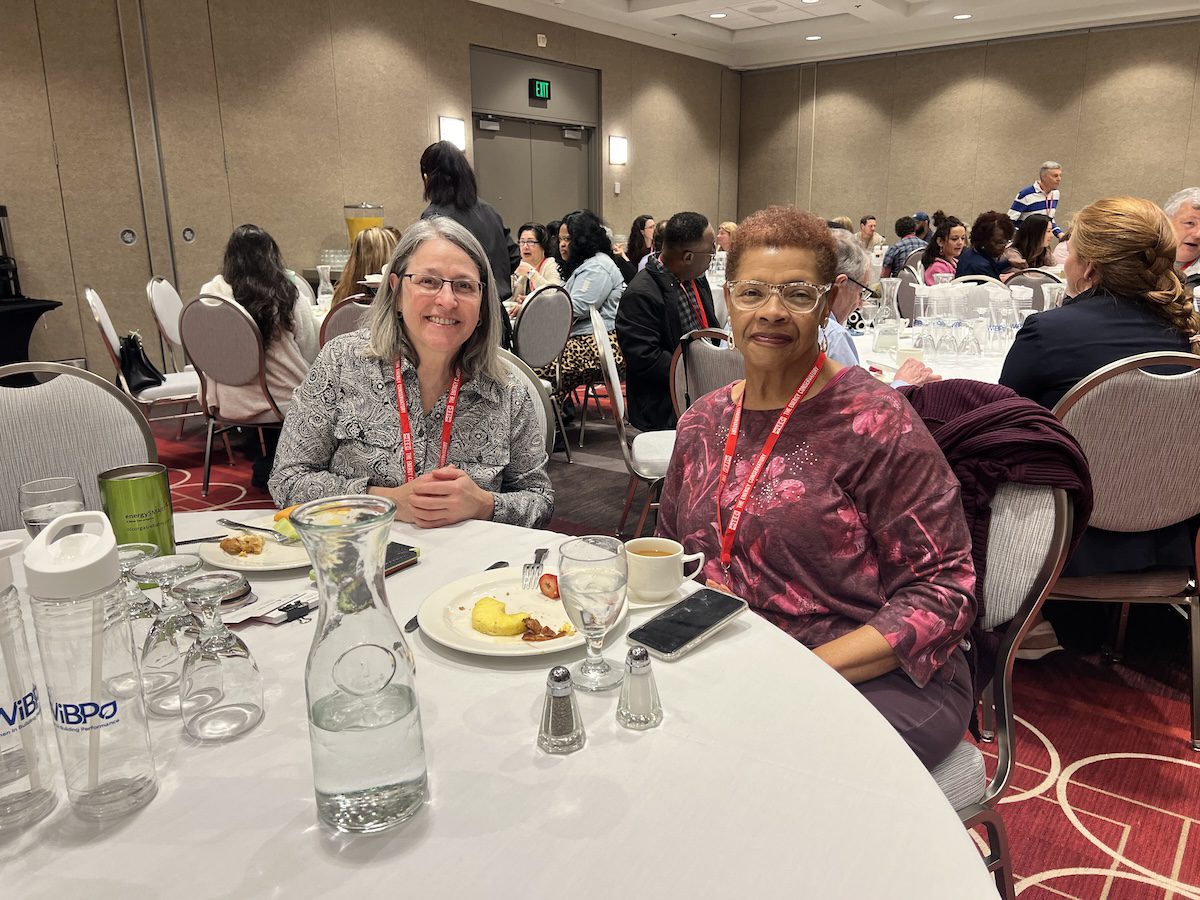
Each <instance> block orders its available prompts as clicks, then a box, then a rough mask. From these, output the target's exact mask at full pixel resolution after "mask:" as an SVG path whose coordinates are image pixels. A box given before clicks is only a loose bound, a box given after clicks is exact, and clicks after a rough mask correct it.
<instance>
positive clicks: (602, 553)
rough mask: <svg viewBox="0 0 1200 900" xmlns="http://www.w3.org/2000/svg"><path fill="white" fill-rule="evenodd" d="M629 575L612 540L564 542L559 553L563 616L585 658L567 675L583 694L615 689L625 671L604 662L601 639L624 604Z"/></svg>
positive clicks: (621, 552)
mask: <svg viewBox="0 0 1200 900" xmlns="http://www.w3.org/2000/svg"><path fill="white" fill-rule="evenodd" d="M628 577H629V569H628V564H627V561H626V558H625V545H624V544H623V543H622V542H621V541H619V540H618V539H616V538H612V537H606V536H603V535H592V536H589V537H582V538H577V539H576V540H573V541H567V542H566V543H565V544H563V545H562V547H561V548H559V551H558V590H559V593H560V594H561V595H562V603H563V609H564V610H566V613H567V617H568V618H569V619H570V620H571V624H573V625H574V626H575V627H576V628H577V629H578V630H579V631H580V632H581V633H582V634H583V636H584V637H585V638H586V639H587V656H586V657H585V658H584V660H583V662H581V663H579V664H578V665H576V666H575V667H574V668H573V669H572V671H571V677H572V679H573V680H574V682H575V686H576V687H577V688H579V689H580V690H583V691H607V690H610V689H612V688H615V687H617V686H618V685H619V684H620V683H621V679H622V678H624V677H625V672H624V670H623V669H622V667H620V666H614V665H613V664H612V663H610V662H609V661H608V660H606V659H605V658H604V654H603V648H604V635H605V634H607V633H608V629H610V628H611V627H612V626H613V625H614V624H615V623H616V621H617V618H618V617H619V616H620V614H621V607H622V606H623V605H624V603H625V588H626V583H627V581H628Z"/></svg>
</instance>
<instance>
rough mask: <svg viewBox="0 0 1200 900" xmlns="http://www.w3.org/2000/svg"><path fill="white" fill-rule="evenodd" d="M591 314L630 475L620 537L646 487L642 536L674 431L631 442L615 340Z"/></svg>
mask: <svg viewBox="0 0 1200 900" xmlns="http://www.w3.org/2000/svg"><path fill="white" fill-rule="evenodd" d="M591 315H592V334H593V335H595V338H596V346H597V347H599V348H600V370H601V373H602V374H603V376H604V387H605V389H606V390H607V391H608V396H609V399H610V402H611V403H612V407H613V421H614V422H616V425H617V443H618V444H619V445H620V447H621V456H622V457H623V458H624V460H625V468H626V470H627V471H628V472H629V489H628V491H627V492H626V494H625V508H624V509H623V510H622V512H621V521H620V522H619V523H618V524H617V535H618V536H620V535H621V532H622V531H623V530H624V528H625V521H626V520H627V519H628V518H629V510H630V509H631V508H632V507H633V499H634V496H635V494H636V493H637V488H638V485H639V484H645V485H646V503H645V505H644V506H643V507H642V514H641V516H640V517H639V518H638V524H637V530H636V531H634V533H633V536H634V537H640V536H641V534H642V529H644V528H645V527H646V519H647V518H648V517H649V515H650V510H652V509H658V495H659V492H660V491H661V490H662V485H663V481H664V479H666V477H667V466H668V465H670V462H671V452H672V451H673V450H674V449H675V432H674V431H643V432H642V433H641V434H638V435H636V436H635V437H634V439H633V442H632V443H630V441H629V438H628V436H627V435H626V432H625V395H624V394H622V393H621V374H620V372H618V371H617V357H616V354H615V353H614V352H613V346H612V340H611V339H610V338H609V336H608V329H607V328H605V327H604V320H603V319H601V318H600V313H599V312H597V311H596V308H595V307H592V309H591Z"/></svg>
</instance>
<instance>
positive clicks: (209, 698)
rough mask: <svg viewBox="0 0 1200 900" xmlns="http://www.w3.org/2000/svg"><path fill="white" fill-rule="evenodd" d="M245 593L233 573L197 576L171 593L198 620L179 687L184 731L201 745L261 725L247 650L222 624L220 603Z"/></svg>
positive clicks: (259, 694) (256, 680)
mask: <svg viewBox="0 0 1200 900" xmlns="http://www.w3.org/2000/svg"><path fill="white" fill-rule="evenodd" d="M245 589H246V579H245V577H244V576H242V575H239V574H238V573H237V572H200V573H198V574H196V575H192V576H190V577H188V578H185V579H183V580H182V581H177V582H176V583H175V586H174V587H173V588H172V593H174V595H175V596H176V597H177V598H178V599H179V600H180V602H182V603H183V604H184V606H186V607H187V608H188V609H189V610H191V611H192V612H194V613H195V614H196V615H198V616H199V617H200V635H199V637H197V638H196V640H195V642H193V644H192V646H190V647H189V648H188V650H187V654H186V655H185V656H184V659H183V673H182V676H181V681H180V687H179V705H180V711H181V712H182V713H183V727H184V730H186V731H187V733H188V734H190V735H191V736H192V737H194V738H196V740H199V741H227V740H231V739H233V738H235V737H238V736H239V735H243V734H245V733H246V732H247V731H250V730H251V729H252V728H254V727H255V726H256V725H257V724H258V723H259V722H261V721H262V717H263V682H262V675H261V674H260V673H259V671H258V666H257V665H256V664H255V662H254V657H253V656H251V655H250V650H249V649H248V648H247V647H246V644H245V643H244V642H243V641H242V639H241V638H239V637H238V636H237V635H235V634H234V633H233V632H232V631H230V630H229V628H228V626H226V625H225V623H224V622H222V621H221V601H222V600H223V599H225V598H226V597H228V596H230V595H236V594H237V593H239V592H241V591H244V590H245Z"/></svg>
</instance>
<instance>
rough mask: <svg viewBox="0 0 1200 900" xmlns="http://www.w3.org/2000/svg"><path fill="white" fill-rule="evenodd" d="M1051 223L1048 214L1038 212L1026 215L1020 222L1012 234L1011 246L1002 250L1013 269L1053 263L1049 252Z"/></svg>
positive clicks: (1033, 267)
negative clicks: (1015, 231)
mask: <svg viewBox="0 0 1200 900" xmlns="http://www.w3.org/2000/svg"><path fill="white" fill-rule="evenodd" d="M1051 224H1052V223H1051V222H1050V218H1049V217H1048V216H1043V215H1041V214H1039V213H1034V214H1033V215H1031V216H1027V217H1026V218H1025V220H1024V221H1023V222H1021V226H1020V227H1019V228H1018V229H1017V233H1016V234H1015V235H1013V241H1012V246H1010V247H1009V248H1008V249H1007V250H1005V251H1004V258H1005V259H1006V260H1008V262H1009V265H1010V266H1012V268H1013V270H1014V271H1015V270H1020V269H1037V268H1040V267H1041V266H1052V265H1054V259H1053V257H1052V256H1051V254H1050V238H1051V237H1053V236H1054V235H1053V232H1052V231H1051V230H1050V225H1051Z"/></svg>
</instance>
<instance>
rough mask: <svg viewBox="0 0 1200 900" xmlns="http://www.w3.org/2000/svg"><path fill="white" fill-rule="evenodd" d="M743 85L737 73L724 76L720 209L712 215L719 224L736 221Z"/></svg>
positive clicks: (724, 72) (724, 74)
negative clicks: (731, 220)
mask: <svg viewBox="0 0 1200 900" xmlns="http://www.w3.org/2000/svg"><path fill="white" fill-rule="evenodd" d="M741 81H742V79H741V76H740V75H739V74H738V73H737V72H732V71H728V70H726V71H723V72H721V134H720V141H721V147H720V169H719V172H718V174H719V181H718V184H717V208H716V209H715V210H713V213H712V215H713V217H714V219H715V221H717V222H723V221H728V220H730V219H736V218H737V198H738V144H739V132H740V119H741V116H740V113H741V100H742V86H741Z"/></svg>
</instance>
